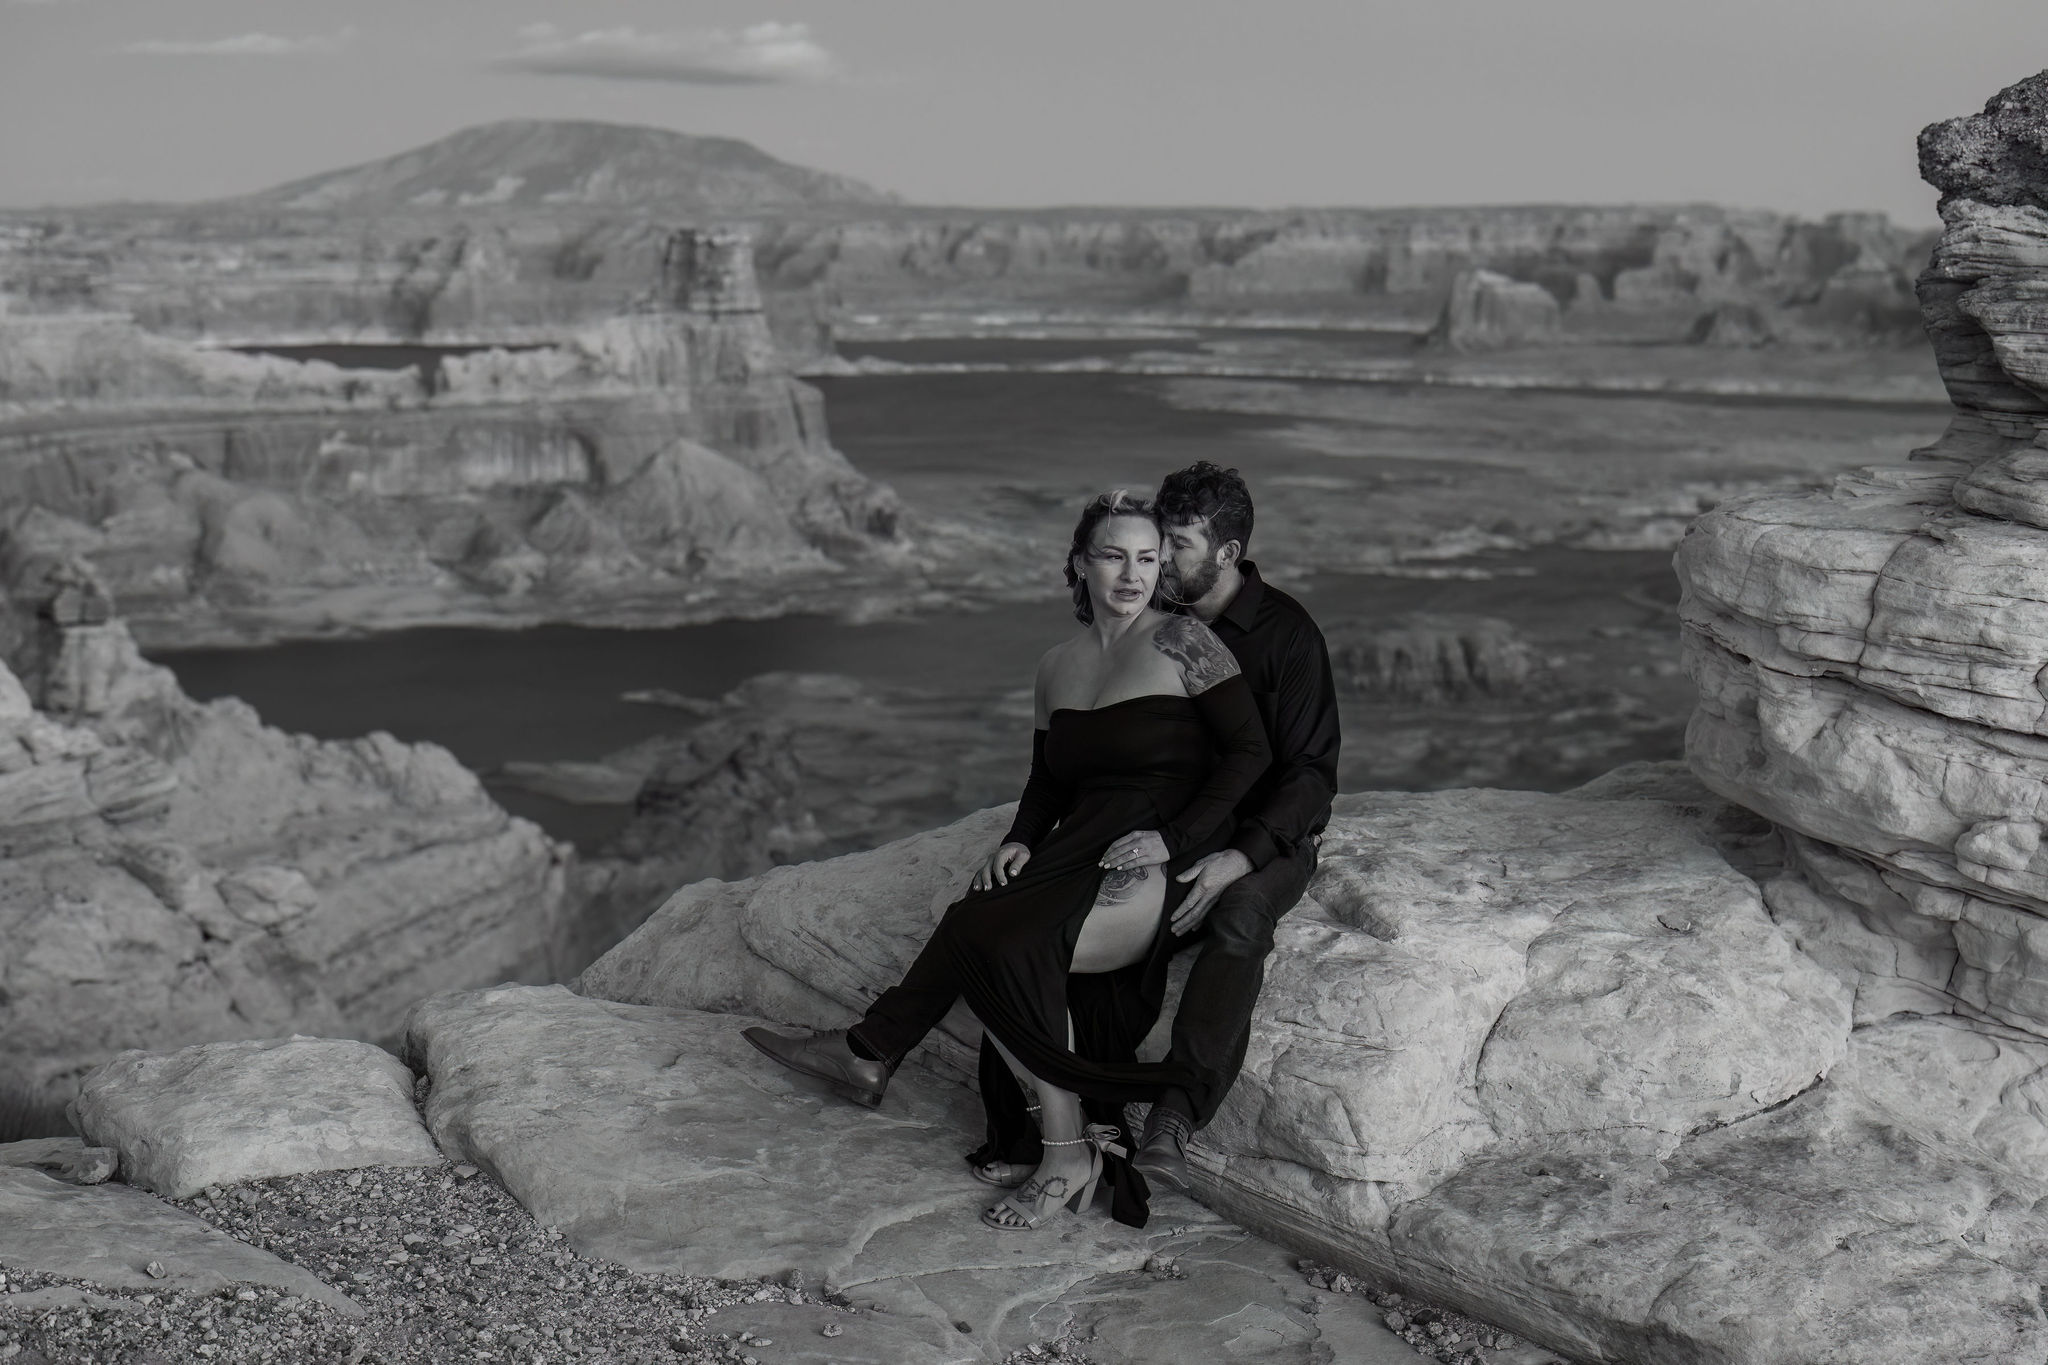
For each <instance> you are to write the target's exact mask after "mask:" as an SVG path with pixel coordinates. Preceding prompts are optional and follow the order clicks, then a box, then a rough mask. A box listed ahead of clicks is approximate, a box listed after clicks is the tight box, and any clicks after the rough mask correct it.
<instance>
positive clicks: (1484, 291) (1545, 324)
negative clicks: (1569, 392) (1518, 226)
mask: <svg viewBox="0 0 2048 1365" xmlns="http://www.w3.org/2000/svg"><path fill="white" fill-rule="evenodd" d="M1561 316H1562V310H1561V309H1559V307H1558V305H1557V300H1556V299H1555V298H1554V297H1552V295H1551V293H1550V291H1549V290H1547V289H1545V288H1544V287H1543V286H1542V285H1540V284H1526V283H1524V282H1522V281H1520V280H1514V279H1510V278H1508V277H1507V276H1506V275H1502V274H1499V273H1497V272H1495V271H1492V270H1473V271H1467V272H1464V273H1462V274H1460V275H1459V276H1458V277H1457V278H1456V279H1455V280H1453V281H1452V282H1451V293H1450V298H1449V300H1448V301H1447V302H1446V303H1445V304H1444V311H1443V316H1442V317H1441V318H1440V319H1438V321H1437V326H1436V331H1435V332H1434V333H1432V334H1431V335H1432V338H1433V339H1434V340H1435V341H1437V342H1438V343H1439V344H1441V345H1444V346H1448V347H1450V348H1451V349H1452V350H1456V351H1479V350H1492V349H1495V348H1499V347H1506V346H1529V345H1539V344H1541V343H1543V342H1546V341H1551V340H1554V339H1555V338H1556V336H1557V330H1558V320H1559V318H1560V317H1561Z"/></svg>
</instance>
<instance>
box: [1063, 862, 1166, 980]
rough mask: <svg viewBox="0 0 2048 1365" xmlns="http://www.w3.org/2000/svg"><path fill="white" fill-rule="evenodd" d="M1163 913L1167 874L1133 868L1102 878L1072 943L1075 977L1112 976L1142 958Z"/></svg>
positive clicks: (1146, 868)
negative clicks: (1100, 974)
mask: <svg viewBox="0 0 2048 1365" xmlns="http://www.w3.org/2000/svg"><path fill="white" fill-rule="evenodd" d="M1165 908H1166V869H1165V868H1164V867H1134V868H1128V869H1126V870H1124V871H1121V872H1105V873H1103V874H1102V885H1101V887H1100V888H1099V889H1098V890H1097V891H1096V893H1095V904H1094V906H1093V907H1092V908H1091V909H1090V910H1089V911H1088V918H1087V919H1086V920H1084V921H1082V923H1081V936H1080V938H1078V939H1076V940H1075V942H1074V963H1073V966H1072V967H1071V968H1069V969H1068V970H1070V971H1076V972H1113V971H1115V970H1116V969H1117V968H1119V967H1128V966H1130V965H1131V964H1132V963H1133V962H1137V961H1139V960H1140V959H1142V958H1143V957H1144V956H1145V954H1146V953H1147V952H1148V951H1150V950H1151V947H1152V940H1153V939H1154V938H1155V937H1156V936H1157V935H1158V933H1159V919H1160V916H1161V914H1162V913H1163V912H1164V910H1165Z"/></svg>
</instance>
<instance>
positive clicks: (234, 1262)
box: [0, 1166, 362, 1317]
mask: <svg viewBox="0 0 2048 1365" xmlns="http://www.w3.org/2000/svg"><path fill="white" fill-rule="evenodd" d="M0 1227H4V1228H5V1229H6V1233H5V1235H4V1236H0V1264H4V1265H7V1266H10V1267H19V1268H22V1269H29V1270H41V1271H44V1272H47V1273H49V1274H52V1275H66V1276H70V1277H73V1278H75V1279H85V1280H93V1281H96V1282H97V1283H99V1284H103V1285H108V1286H110V1287H114V1288H121V1289H147V1290H154V1291H157V1292H159V1293H160V1292H162V1291H164V1290H166V1289H176V1290H183V1291H185V1292H187V1293H193V1294H216V1293H219V1292H220V1291H222V1290H223V1289H228V1288H230V1287H232V1286H234V1285H237V1284H267V1285H275V1286H276V1287H277V1288H279V1289H282V1290H284V1291H285V1292H286V1293H288V1294H297V1295H299V1296H301V1297H303V1298H308V1299H318V1300H319V1301H320V1302H322V1303H324V1304H326V1305H327V1306H328V1307H330V1308H332V1309H334V1310H335V1311H336V1312H339V1313H341V1314H343V1315H344V1316H347V1317H359V1316H361V1315H362V1308H361V1307H360V1306H359V1305H358V1304H357V1303H356V1302H355V1300H353V1299H351V1298H349V1297H348V1295H346V1294H344V1293H342V1292H341V1291H340V1290H338V1289H335V1288H333V1287H332V1286H330V1285H328V1284H326V1283H325V1282H323V1281H322V1280H320V1279H319V1277H317V1276H315V1275H314V1274H313V1273H312V1272H310V1271H308V1270H304V1269H302V1268H300V1267H299V1266H295V1265H292V1264H290V1263H289V1262H286V1261H281V1260H279V1259H278V1258H277V1257H275V1256H273V1255H271V1254H270V1253H269V1252H267V1251H259V1250H257V1249H256V1248H255V1247H252V1246H250V1245H248V1244H247V1243H245V1242H238V1241H236V1240H235V1239H234V1238H232V1237H230V1236H228V1235H227V1234H226V1233H224V1232H221V1231H219V1230H217V1229H214V1228H210V1227H208V1226H207V1225H206V1224H205V1223H202V1222H201V1221H199V1220H198V1219H197V1218H194V1217H193V1216H192V1215H191V1214H189V1213H181V1212H179V1211H178V1210H177V1209H174V1208H171V1207H170V1206H168V1205H166V1204H165V1203H164V1202H163V1201H162V1200H160V1199H157V1198H156V1197H154V1196H152V1195H148V1194H145V1193H143V1192H142V1191H141V1190H133V1189H129V1188H128V1187H126V1186H125V1185H95V1186H91V1187H89V1188H80V1187H79V1186H76V1185H69V1184H65V1183H64V1182H62V1181H59V1180H53V1179H51V1178H50V1177H49V1176H47V1175H44V1174H43V1173H42V1172H40V1171H34V1170H23V1169H19V1168H11V1167H6V1166H0ZM151 1269H154V1270H155V1271H156V1272H157V1273H155V1274H152V1273H151Z"/></svg>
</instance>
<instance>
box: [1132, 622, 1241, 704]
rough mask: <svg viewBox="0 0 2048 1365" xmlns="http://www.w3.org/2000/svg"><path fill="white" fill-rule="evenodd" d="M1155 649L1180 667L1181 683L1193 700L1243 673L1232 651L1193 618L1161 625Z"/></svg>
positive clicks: (1154, 631) (1155, 636)
mask: <svg viewBox="0 0 2048 1365" xmlns="http://www.w3.org/2000/svg"><path fill="white" fill-rule="evenodd" d="M1152 648H1154V649H1156V650H1158V651H1159V652H1160V653H1161V654H1164V655H1165V656H1166V657H1167V658H1169V659H1171V660H1173V662H1174V663H1175V664H1177V665H1178V666H1179V668H1180V676H1181V681H1182V683H1184V684H1185V685H1186V687H1187V689H1188V695H1189V696H1191V697H1199V696H1200V695H1202V693H1204V692H1207V691H1208V690H1209V689H1210V688H1212V687H1214V686H1215V685H1216V684H1217V683H1220V682H1225V681H1227V680H1229V679H1231V678H1234V677H1236V676H1237V675H1238V673H1239V672H1241V671H1242V670H1240V669H1239V668H1238V666H1237V656H1236V655H1235V654H1232V653H1231V652H1230V647H1229V646H1228V645H1225V644H1224V643H1223V641H1221V640H1219V639H1217V638H1216V632H1215V631H1213V630H1211V629H1209V628H1208V627H1207V626H1205V625H1203V624H1202V622H1201V621H1200V620H1199V619H1198V618H1196V617H1193V616H1169V617H1167V618H1166V619H1165V620H1163V621H1161V622H1160V623H1159V625H1158V627H1157V628H1156V629H1154V630H1153V632H1152Z"/></svg>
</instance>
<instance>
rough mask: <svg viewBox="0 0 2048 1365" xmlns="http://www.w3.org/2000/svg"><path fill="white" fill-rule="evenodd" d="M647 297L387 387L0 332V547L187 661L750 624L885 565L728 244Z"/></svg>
mask: <svg viewBox="0 0 2048 1365" xmlns="http://www.w3.org/2000/svg"><path fill="white" fill-rule="evenodd" d="M639 284H640V288H639V290H638V297H637V298H636V299H635V300H634V301H633V304H632V306H631V307H629V308H626V309H625V310H623V311H615V312H612V313H610V314H608V315H606V316H604V317H602V318H598V319H593V320H589V321H588V322H587V324H586V325H583V326H581V327H577V328H572V329H557V331H556V332H555V333H553V334H552V335H551V336H550V337H549V339H548V342H547V344H534V345H527V346H520V347H514V348H511V349H506V348H503V347H493V348H490V349H484V350H475V349H472V350H471V351H469V352H467V353H463V354H451V355H446V356H440V357H438V358H437V359H436V360H435V362H434V364H433V365H432V366H430V367H428V368H424V369H419V368H409V369H401V370H392V371H375V370H361V369H342V368H338V367H336V366H335V365H332V364H329V363H327V362H325V361H319V360H309V361H300V360H292V359H285V358H281V357H278V356H274V355H251V354H244V353H241V352H238V351H235V350H232V349H213V348H207V347H202V346H200V345H197V344H195V343H192V342H189V341H182V340H178V339H175V338H173V337H171V336H168V335H164V334H161V333H159V332H156V331H150V330H145V329H144V328H143V327H142V326H141V325H139V324H138V323H137V322H136V321H134V320H132V319H130V318H129V317H126V316H121V315H110V314H92V313H83V314H81V313H56V314H18V313H17V314H7V313H0V504H4V506H5V507H6V509H7V511H6V513H5V514H4V516H0V555H4V557H5V558H6V559H7V560H8V561H10V562H15V563H18V562H20V561H23V560H27V559H35V558H69V557H75V558H82V559H84V560H85V561H86V562H87V563H89V564H90V565H91V566H92V568H93V570H94V571H95V573H96V574H97V576H98V577H99V579H100V580H101V581H102V582H103V583H104V584H105V586H106V587H107V589H108V590H109V591H110V592H112V594H113V595H114V596H115V597H116V598H117V599H118V600H119V601H120V602H121V604H122V610H123V613H124V615H125V617H126V618H127V619H128V620H129V621H130V622H131V624H132V625H134V626H135V628H137V629H138V630H144V631H148V630H151V629H152V628H153V629H154V632H155V635H156V636H157V637H158V638H171V639H176V640H177V641H179V642H180V643H184V644H192V643H195V642H198V641H202V640H207V639H227V640H242V641H247V640H250V639H261V638H268V637H276V636H279V635H305V634H317V633H320V632H321V631H322V630H323V629H331V628H332V624H333V623H334V622H336V621H346V622H349V623H350V624H352V625H358V626H361V625H383V626H396V625H404V624H414V623H420V622H425V621H441V622H445V621H451V620H456V621H480V620H492V619H496V620H500V621H507V620H509V621H512V622H519V621H530V620H541V619H581V620H590V619H595V618H597V617H599V616H603V615H605V614H606V613H610V615H611V617H612V618H613V619H623V620H634V619H641V618H642V617H648V618H650V619H664V620H673V619H678V618H680V617H687V616H689V615H690V614H691V613H692V612H693V611H694V612H695V613H696V614H698V615H704V614H707V613H709V614H715V613H716V612H717V611H719V610H724V611H727V612H742V613H743V612H745V611H747V610H761V609H764V604H765V605H772V604H773V603H775V602H777V601H779V600H781V598H780V597H779V596H778V594H781V595H785V596H786V595H787V594H789V593H792V592H795V591H798V590H799V589H798V588H797V587H795V586H792V584H794V583H801V582H803V581H806V580H815V579H817V578H818V577H821V576H822V577H831V576H833V575H835V574H838V573H840V572H842V571H843V569H844V567H845V565H847V564H848V563H861V562H865V561H869V560H880V561H883V562H889V561H891V557H892V556H895V555H898V554H900V553H901V552H902V551H903V549H904V548H905V543H904V540H903V537H902V535H901V534H900V531H899V528H898V515H899V509H898V506H897V502H896V499H895V495H894V494H893V493H892V492H891V491H890V490H889V489H888V488H887V487H885V486H883V485H880V484H877V483H875V482H873V481H871V480H869V479H867V478H866V477H864V476H863V475H862V474H861V473H860V472H859V471H858V470H856V469H855V468H854V467H853V466H852V465H851V464H850V463H848V461H847V460H846V458H845V457H844V456H843V455H841V454H840V453H839V452H838V451H837V450H835V449H833V447H832V445H831V443H830V440H829V437H828V435H827V432H826V427H825V415H824V404H823V399H822V398H821V396H820V395H819V394H818V393H817V391H816V390H814V389H812V388H811V387H809V386H808V385H805V384H803V383H801V382H800V381H798V380H796V379H795V378H794V377H792V375H791V373H790V371H789V369H788V366H787V364H786V363H785V361H784V358H783V355H782V353H781V351H780V350H779V349H778V347H777V345H776V342H775V339H774V337H773V335H772V334H771V332H770V329H769V324H768V320H767V316H766V313H765V312H764V308H763V304H762V299H761V294H760V291H759V289H758V287H757V285H756V281H755V277H754V271H753V264H752V257H751V255H750V254H749V250H748V239H747V238H746V237H745V236H744V235H742V234H737V233H733V232H728V231H723V230H713V229H684V230H680V231H676V232H672V233H669V234H667V235H666V236H665V238H664V239H663V249H662V252H661V254H660V256H659V258H658V260H657V261H656V262H655V263H654V264H653V266H652V267H651V269H650V273H649V274H648V275H647V276H645V277H643V278H642V280H641V281H640V282H639ZM565 332H566V334H564V333H565ZM714 601H716V602H719V603H721V604H722V606H720V607H711V606H707V604H708V603H711V602H714ZM636 613H638V615H636Z"/></svg>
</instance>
